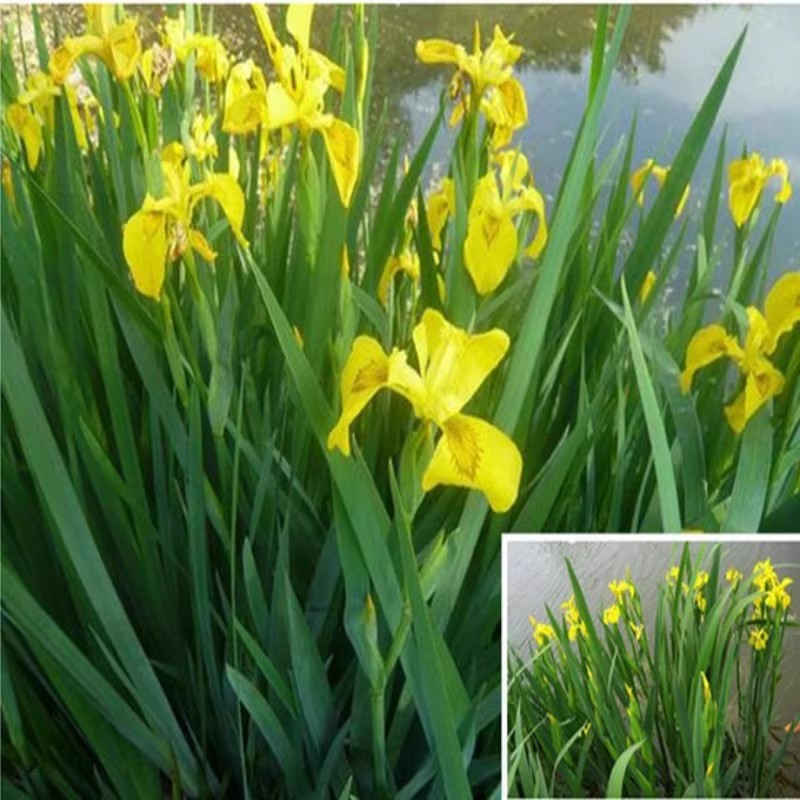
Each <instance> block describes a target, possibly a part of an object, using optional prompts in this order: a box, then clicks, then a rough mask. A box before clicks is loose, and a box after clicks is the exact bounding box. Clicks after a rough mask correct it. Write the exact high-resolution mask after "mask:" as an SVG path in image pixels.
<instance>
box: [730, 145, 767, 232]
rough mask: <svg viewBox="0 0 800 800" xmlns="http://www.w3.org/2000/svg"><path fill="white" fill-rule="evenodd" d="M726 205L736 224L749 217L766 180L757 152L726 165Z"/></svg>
mask: <svg viewBox="0 0 800 800" xmlns="http://www.w3.org/2000/svg"><path fill="white" fill-rule="evenodd" d="M728 182H729V187H728V207H729V209H730V212H731V216H732V217H733V221H734V222H735V223H736V226H737V227H739V228H741V227H742V225H744V224H745V222H747V220H748V219H750V215H751V214H752V213H753V209H754V208H755V207H756V205H757V203H758V200H759V198H760V197H761V192H762V190H763V189H764V184H765V182H766V168H765V166H764V160H763V159H762V158H761V156H760V155H758V153H752V154H751V155H750V156H749V157H748V158H740V159H736V160H735V161H733V162H731V164H730V165H729V167H728Z"/></svg>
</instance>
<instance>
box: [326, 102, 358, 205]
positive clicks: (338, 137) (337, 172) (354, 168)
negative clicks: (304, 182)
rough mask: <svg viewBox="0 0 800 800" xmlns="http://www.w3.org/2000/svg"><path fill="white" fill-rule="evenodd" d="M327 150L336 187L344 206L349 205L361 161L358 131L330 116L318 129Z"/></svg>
mask: <svg viewBox="0 0 800 800" xmlns="http://www.w3.org/2000/svg"><path fill="white" fill-rule="evenodd" d="M320 132H321V133H322V137H323V138H324V140H325V149H326V150H327V152H328V161H329V162H330V165H331V170H332V171H333V178H334V181H335V182H336V188H337V189H338V190H339V197H340V198H341V201H342V205H343V206H344V207H345V208H348V207H349V206H350V199H351V198H352V196H353V190H354V189H355V186H356V181H357V180H358V168H359V163H360V161H361V140H360V138H359V135H358V131H357V130H356V129H355V128H354V127H352V126H351V125H348V124H347V123H346V122H343V121H342V120H340V119H336V118H331V121H330V123H329V124H327V125H326V126H325V127H323V128H321V129H320Z"/></svg>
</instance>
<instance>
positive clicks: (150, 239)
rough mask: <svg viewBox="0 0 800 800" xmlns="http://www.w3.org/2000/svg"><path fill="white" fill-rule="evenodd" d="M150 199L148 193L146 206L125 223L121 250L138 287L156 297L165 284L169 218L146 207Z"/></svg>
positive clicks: (145, 293)
mask: <svg viewBox="0 0 800 800" xmlns="http://www.w3.org/2000/svg"><path fill="white" fill-rule="evenodd" d="M149 202H152V198H151V197H150V196H149V195H148V197H147V198H145V204H144V206H143V208H142V209H141V210H139V211H137V212H136V213H135V214H134V215H133V216H132V217H131V218H130V219H129V220H128V221H127V222H126V223H125V226H124V228H123V232H122V250H123V253H124V254H125V260H126V261H127V262H128V268H129V269H130V271H131V275H132V277H133V283H134V285H135V286H136V288H137V289H138V290H139V291H140V292H141V293H142V294H143V295H146V296H147V297H152V298H154V299H155V300H157V299H158V298H159V296H160V295H161V287H162V286H163V285H164V274H165V264H166V260H167V220H166V216H165V214H164V213H163V212H161V211H150V210H147V206H148V204H149Z"/></svg>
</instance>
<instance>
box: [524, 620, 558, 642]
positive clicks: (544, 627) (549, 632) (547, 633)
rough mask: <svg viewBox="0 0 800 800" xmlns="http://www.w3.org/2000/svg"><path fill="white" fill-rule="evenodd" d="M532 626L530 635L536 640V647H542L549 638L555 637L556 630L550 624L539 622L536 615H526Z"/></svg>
mask: <svg viewBox="0 0 800 800" xmlns="http://www.w3.org/2000/svg"><path fill="white" fill-rule="evenodd" d="M528 619H529V620H530V623H531V627H532V628H533V632H532V634H531V635H532V636H533V638H534V641H535V642H536V646H537V647H543V646H544V645H546V644H547V642H549V641H550V640H551V639H555V638H556V632H555V629H554V628H553V626H552V625H548V624H547V623H545V622H539V621H538V620H537V619H536V617H528Z"/></svg>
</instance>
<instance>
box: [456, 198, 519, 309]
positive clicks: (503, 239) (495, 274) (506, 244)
mask: <svg viewBox="0 0 800 800" xmlns="http://www.w3.org/2000/svg"><path fill="white" fill-rule="evenodd" d="M517 244H518V242H517V229H516V227H515V226H514V223H513V222H512V220H511V217H510V216H509V215H507V214H503V215H496V214H493V213H490V212H478V213H476V214H470V220H469V228H468V229H467V238H466V239H465V241H464V262H465V265H466V267H467V271H468V272H469V274H470V276H471V277H472V280H473V282H474V284H475V289H476V290H477V292H478V294H481V295H486V294H490V293H491V292H493V291H494V290H495V289H496V288H497V287H498V286H499V285H500V284H501V283H502V282H503V281H504V280H505V277H506V275H507V274H508V271H509V269H511V265H512V264H513V263H514V259H515V258H516V255H517Z"/></svg>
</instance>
